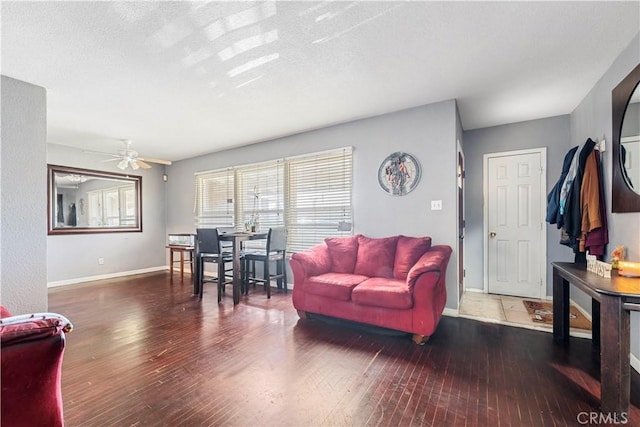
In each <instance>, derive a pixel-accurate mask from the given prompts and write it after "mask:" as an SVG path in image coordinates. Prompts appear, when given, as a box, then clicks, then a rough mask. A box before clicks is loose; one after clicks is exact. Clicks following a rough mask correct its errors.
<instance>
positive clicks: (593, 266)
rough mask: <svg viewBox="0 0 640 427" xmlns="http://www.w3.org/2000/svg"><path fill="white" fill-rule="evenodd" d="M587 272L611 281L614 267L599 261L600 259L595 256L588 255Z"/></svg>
mask: <svg viewBox="0 0 640 427" xmlns="http://www.w3.org/2000/svg"><path fill="white" fill-rule="evenodd" d="M586 259H587V271H590V272H592V273H595V274H597V275H598V276H601V277H604V278H605V279H611V268H612V265H611V264H608V263H606V262H602V261H599V260H598V257H596V256H595V255H591V254H589V253H587V255H586Z"/></svg>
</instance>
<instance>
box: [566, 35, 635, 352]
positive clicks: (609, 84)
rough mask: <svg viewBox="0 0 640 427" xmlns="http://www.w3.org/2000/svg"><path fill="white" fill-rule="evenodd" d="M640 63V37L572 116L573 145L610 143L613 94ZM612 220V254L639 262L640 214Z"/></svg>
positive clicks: (584, 300)
mask: <svg viewBox="0 0 640 427" xmlns="http://www.w3.org/2000/svg"><path fill="white" fill-rule="evenodd" d="M639 63H640V34H639V35H636V37H635V38H634V39H633V40H632V42H631V43H630V44H629V46H628V47H627V48H626V49H625V50H624V51H623V52H622V53H621V54H620V55H619V56H618V58H617V59H616V60H615V61H614V63H613V64H612V65H611V68H609V70H607V72H606V73H605V74H604V76H603V77H602V78H601V79H600V80H599V81H598V83H597V84H596V85H595V86H594V87H593V89H592V90H591V91H590V92H589V94H588V95H587V96H586V97H585V98H584V99H583V100H582V102H581V103H580V104H579V105H578V107H577V108H576V109H575V110H574V111H573V113H572V114H571V139H572V145H577V144H579V143H580V142H583V141H584V140H585V139H586V138H588V137H592V138H594V137H595V138H602V137H603V136H604V137H606V140H607V141H609V142H610V141H611V139H612V135H613V123H612V116H611V91H612V90H613V88H614V87H616V86H617V85H618V83H620V81H622V79H624V78H625V77H626V76H627V74H629V72H631V70H632V69H633V68H634V67H636V66H637V65H638V64H639ZM611 154H612V150H611V149H608V150H607V151H606V152H605V153H604V155H603V160H604V161H603V163H604V170H605V181H606V184H605V193H606V194H605V198H606V199H607V205H608V206H609V207H610V206H611V171H612V159H611V157H612V156H611ZM608 220H609V247H608V249H609V250H608V251H609V253H610V252H611V250H612V249H613V248H615V247H616V246H618V245H623V246H624V247H625V248H626V249H627V254H628V258H629V259H632V260H640V212H636V213H616V214H611V213H610V216H609V217H608ZM572 295H576V297H574V299H575V300H579V301H581V305H582V306H583V307H585V306H587V305H588V300H589V299H588V297H587V296H586V295H584V294H583V295H582V297H581V298H580V297H578V296H577V295H580V293H579V291H577V290H574V289H572ZM631 352H632V353H633V354H634V355H635V356H636V357H637V358H638V359H640V313H638V312H634V313H632V316H631Z"/></svg>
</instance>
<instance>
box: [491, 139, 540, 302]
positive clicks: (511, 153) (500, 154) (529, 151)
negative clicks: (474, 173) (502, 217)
mask: <svg viewBox="0 0 640 427" xmlns="http://www.w3.org/2000/svg"><path fill="white" fill-rule="evenodd" d="M523 154H540V165H541V167H542V170H541V171H540V195H541V197H540V200H541V201H542V203H540V248H539V250H540V253H541V254H542V256H541V257H540V265H539V266H538V268H539V269H540V290H539V295H538V297H539V298H540V299H546V297H547V227H546V224H545V218H546V213H547V147H540V148H530V149H525V150H513V151H501V152H497V153H488V154H485V155H483V158H482V216H483V218H482V245H483V264H482V265H483V282H484V285H483V292H484V293H485V294H488V293H489V237H488V236H489V204H488V203H487V202H486V201H487V198H488V195H489V175H488V164H489V159H490V158H495V157H510V156H517V155H523Z"/></svg>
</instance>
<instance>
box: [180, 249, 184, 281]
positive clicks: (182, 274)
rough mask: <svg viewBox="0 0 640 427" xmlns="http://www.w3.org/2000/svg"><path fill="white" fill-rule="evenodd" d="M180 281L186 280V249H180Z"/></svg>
mask: <svg viewBox="0 0 640 427" xmlns="http://www.w3.org/2000/svg"><path fill="white" fill-rule="evenodd" d="M180 281H181V282H183V281H184V251H180Z"/></svg>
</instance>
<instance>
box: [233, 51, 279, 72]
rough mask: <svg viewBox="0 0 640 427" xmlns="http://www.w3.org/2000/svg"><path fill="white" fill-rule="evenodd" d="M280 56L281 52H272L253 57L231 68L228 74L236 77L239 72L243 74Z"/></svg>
mask: <svg viewBox="0 0 640 427" xmlns="http://www.w3.org/2000/svg"><path fill="white" fill-rule="evenodd" d="M278 58H280V54H279V53H277V52H276V53H272V54H271V55H265V56H262V57H260V58H256V59H252V60H251V61H249V62H245V63H244V64H242V65H240V66H239V67H236V68H233V69H231V70H229V71H228V72H227V75H228V76H229V77H235V76H237V75H238V74H242V73H245V72H247V71H249V70H252V69H254V68H256V67H259V66H261V65H264V64H267V63H269V62H271V61H275V60H276V59H278Z"/></svg>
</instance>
